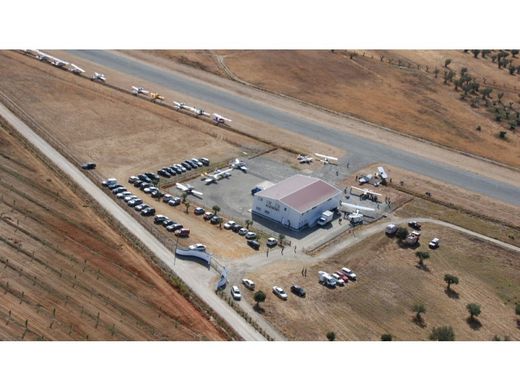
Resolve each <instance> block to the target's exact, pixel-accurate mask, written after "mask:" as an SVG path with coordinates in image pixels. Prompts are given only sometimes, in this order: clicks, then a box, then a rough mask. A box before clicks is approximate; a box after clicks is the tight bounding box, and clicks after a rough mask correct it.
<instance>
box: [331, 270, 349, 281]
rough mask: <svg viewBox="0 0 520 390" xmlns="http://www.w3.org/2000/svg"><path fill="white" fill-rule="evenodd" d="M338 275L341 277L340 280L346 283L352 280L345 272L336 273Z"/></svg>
mask: <svg viewBox="0 0 520 390" xmlns="http://www.w3.org/2000/svg"><path fill="white" fill-rule="evenodd" d="M336 274H337V275H338V276H339V277H340V278H341V279H342V280H343V281H344V282H345V283H348V281H349V280H350V279H349V278H348V276H347V275H345V274H344V273H343V272H341V271H338V272H336ZM332 276H334V274H332Z"/></svg>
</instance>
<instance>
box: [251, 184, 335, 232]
mask: <svg viewBox="0 0 520 390" xmlns="http://www.w3.org/2000/svg"><path fill="white" fill-rule="evenodd" d="M341 197H342V192H341V191H340V190H338V189H337V188H336V187H334V186H332V185H330V184H328V183H326V182H324V181H323V180H320V179H317V178H315V177H310V176H304V175H294V176H291V177H289V178H287V179H285V180H283V181H281V182H279V183H277V184H274V185H272V186H271V187H269V188H266V189H264V190H262V191H259V192H257V193H255V194H254V197H253V209H252V212H253V214H256V215H260V216H262V217H264V218H268V219H270V220H272V221H275V222H278V223H281V224H282V225H284V226H285V227H287V228H289V229H293V230H300V229H302V228H305V227H312V226H314V225H315V224H316V222H317V220H318V218H320V216H321V213H323V212H324V211H326V210H333V209H336V208H337V207H338V206H339V204H340V201H341Z"/></svg>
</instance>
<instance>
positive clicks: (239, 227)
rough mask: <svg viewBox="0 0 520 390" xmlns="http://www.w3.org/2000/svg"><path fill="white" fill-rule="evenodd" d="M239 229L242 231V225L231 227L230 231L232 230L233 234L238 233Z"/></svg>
mask: <svg viewBox="0 0 520 390" xmlns="http://www.w3.org/2000/svg"><path fill="white" fill-rule="evenodd" d="M240 229H242V225H239V224H238V223H237V224H235V225H233V226H232V227H231V230H233V231H234V232H235V233H238V231H239V230H240Z"/></svg>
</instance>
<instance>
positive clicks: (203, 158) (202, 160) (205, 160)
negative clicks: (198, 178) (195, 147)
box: [199, 157, 209, 166]
mask: <svg viewBox="0 0 520 390" xmlns="http://www.w3.org/2000/svg"><path fill="white" fill-rule="evenodd" d="M199 160H200V161H201V162H202V164H204V165H205V166H208V165H209V160H208V159H207V158H206V157H201V158H199Z"/></svg>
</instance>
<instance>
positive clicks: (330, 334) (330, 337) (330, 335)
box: [327, 332, 336, 341]
mask: <svg viewBox="0 0 520 390" xmlns="http://www.w3.org/2000/svg"><path fill="white" fill-rule="evenodd" d="M327 340H329V341H334V340H336V333H334V332H327Z"/></svg>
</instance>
